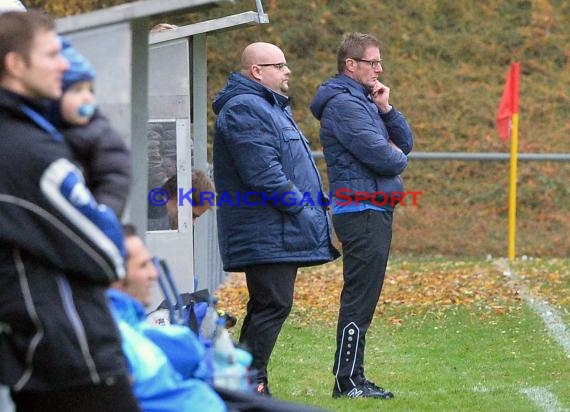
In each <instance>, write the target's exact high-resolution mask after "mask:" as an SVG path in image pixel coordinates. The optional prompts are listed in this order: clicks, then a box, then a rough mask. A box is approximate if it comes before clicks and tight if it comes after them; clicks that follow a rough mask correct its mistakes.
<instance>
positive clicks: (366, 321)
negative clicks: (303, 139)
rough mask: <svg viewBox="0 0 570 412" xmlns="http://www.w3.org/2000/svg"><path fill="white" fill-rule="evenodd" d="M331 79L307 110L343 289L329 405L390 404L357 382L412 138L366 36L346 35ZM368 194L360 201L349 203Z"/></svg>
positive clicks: (375, 46)
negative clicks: (323, 168) (354, 401)
mask: <svg viewBox="0 0 570 412" xmlns="http://www.w3.org/2000/svg"><path fill="white" fill-rule="evenodd" d="M337 66H338V74H337V75H336V76H334V77H333V78H331V79H329V80H327V81H326V82H324V83H323V84H322V85H321V86H320V87H319V89H318V90H317V93H316V95H315V97H314V99H313V101H312V103H311V111H312V113H313V115H314V116H315V117H316V118H317V119H318V120H320V122H321V130H320V138H321V144H322V145H323V152H324V155H325V160H326V162H327V169H328V175H329V183H330V187H331V190H332V192H333V193H337V192H338V191H340V190H343V191H345V193H346V190H347V189H348V190H349V191H350V194H351V195H352V196H351V200H350V201H346V199H344V198H343V199H342V201H340V199H339V200H338V201H337V199H333V224H334V228H335V231H336V234H337V236H338V238H339V240H340V242H341V243H342V252H343V253H342V254H343V278H344V285H343V289H342V293H341V302H340V310H339V316H338V325H337V336H336V340H337V348H336V353H335V359H334V367H333V373H334V375H335V385H334V389H333V397H335V398H336V397H341V396H348V397H350V398H359V397H368V398H380V399H390V398H393V397H394V395H393V394H392V392H389V391H387V390H384V389H382V388H380V387H378V386H376V385H375V384H374V383H372V382H371V381H369V380H368V379H367V378H366V376H365V374H364V342H365V336H366V331H367V330H368V327H369V326H370V324H371V322H372V317H373V316H374V311H375V309H376V304H377V303H378V299H379V298H380V292H381V291H382V285H383V283H384V275H385V272H386V265H387V263H388V254H389V251H390V243H391V240H392V214H393V210H394V206H395V204H396V203H397V202H398V197H397V195H401V193H402V190H403V188H404V186H403V184H402V179H401V177H400V173H402V172H403V171H404V169H405V168H406V166H407V165H408V158H407V154H408V153H409V152H410V151H411V150H412V145H413V136H412V131H411V129H410V127H409V125H408V122H407V121H406V119H405V117H404V116H403V115H402V113H400V112H399V111H397V110H396V109H395V108H394V107H392V105H390V103H389V97H390V88H388V87H387V86H386V85H384V84H383V83H381V82H380V81H378V75H379V74H381V73H382V59H381V58H380V48H379V42H378V40H377V39H376V38H375V37H374V36H372V35H369V34H361V33H350V34H348V35H346V36H345V37H344V39H343V41H342V43H341V45H340V47H339V49H338V52H337ZM362 193H365V194H368V200H365V201H363V200H362V199H358V198H356V199H355V196H356V195H357V194H362Z"/></svg>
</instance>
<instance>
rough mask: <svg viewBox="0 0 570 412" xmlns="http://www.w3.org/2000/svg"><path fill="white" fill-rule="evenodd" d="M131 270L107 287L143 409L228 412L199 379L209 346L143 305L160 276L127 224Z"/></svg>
mask: <svg viewBox="0 0 570 412" xmlns="http://www.w3.org/2000/svg"><path fill="white" fill-rule="evenodd" d="M125 245H126V249H127V274H126V278H125V280H123V281H119V282H116V283H114V284H113V287H112V288H111V289H109V290H108V292H107V296H108V298H109V302H110V307H111V312H112V313H113V315H114V317H115V320H116V322H117V325H118V327H119V331H120V333H121V337H122V341H123V352H124V353H125V356H126V358H127V361H128V364H129V369H130V373H131V379H132V383H133V392H134V394H135V397H136V398H137V400H138V401H139V404H140V407H141V409H142V411H143V412H191V411H205V412H224V411H226V410H227V408H226V405H225V403H224V402H223V401H222V400H221V398H220V397H219V396H218V395H217V394H216V392H215V391H214V389H213V388H212V387H211V386H209V385H208V384H207V383H206V382H204V381H202V380H200V379H197V378H196V377H195V375H199V374H200V373H201V372H200V368H203V366H202V365H201V363H202V361H203V359H204V351H205V349H204V346H203V344H202V343H201V342H200V341H199V340H198V338H197V337H196V335H194V333H193V332H192V331H191V330H190V329H189V328H188V327H186V326H181V325H168V326H153V325H152V324H151V323H149V322H148V321H147V319H146V314H145V309H144V305H145V304H148V303H149V302H150V290H151V287H152V285H154V283H156V281H157V279H158V273H157V270H156V268H155V266H154V264H153V262H152V257H151V255H150V253H149V251H148V249H147V248H146V247H145V245H144V243H143V242H142V240H141V239H140V238H139V237H138V236H136V233H135V230H134V228H133V227H132V226H128V225H127V226H125Z"/></svg>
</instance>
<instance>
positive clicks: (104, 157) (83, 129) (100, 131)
mask: <svg viewBox="0 0 570 412" xmlns="http://www.w3.org/2000/svg"><path fill="white" fill-rule="evenodd" d="M64 135H65V138H66V140H67V141H68V143H69V144H70V146H71V147H72V150H73V153H74V156H75V157H76V158H77V160H78V161H79V163H80V164H81V166H82V167H83V169H84V174H85V181H86V183H87V187H88V188H89V190H90V191H91V192H92V193H93V196H94V197H95V200H96V201H97V202H98V203H102V204H104V205H107V206H109V207H110V208H111V209H113V211H114V212H115V213H116V214H117V216H121V214H122V213H123V211H124V209H125V205H126V202H127V198H128V194H129V189H130V185H131V158H130V151H129V149H128V148H127V146H126V144H125V142H124V141H123V139H122V138H121V136H119V134H118V133H117V132H116V131H115V130H114V129H113V127H112V126H111V124H110V123H109V120H108V119H107V118H106V117H105V116H103V115H102V114H100V113H99V111H97V112H96V114H95V117H94V118H93V120H91V123H89V125H87V126H79V127H71V128H69V129H67V130H66V131H65V132H64Z"/></svg>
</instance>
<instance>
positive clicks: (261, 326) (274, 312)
mask: <svg viewBox="0 0 570 412" xmlns="http://www.w3.org/2000/svg"><path fill="white" fill-rule="evenodd" d="M297 269H298V266H297V265H296V264H289V263H272V264H263V265H255V266H250V267H247V268H246V269H245V277H246V281H247V289H248V291H249V302H247V314H246V316H245V318H244V321H243V326H242V328H241V334H240V338H239V342H240V343H243V344H245V345H246V348H247V349H248V350H249V351H250V352H251V354H252V355H253V363H252V368H253V369H255V370H257V371H258V375H257V379H258V381H259V382H263V381H265V382H266V381H267V364H268V363H269V358H270V356H271V352H272V351H273V348H274V347H275V343H276V342H277V337H278V336H279V332H280V331H281V327H282V326H283V323H284V322H285V320H286V319H287V316H289V313H290V312H291V307H292V306H293V292H294V287H295V279H296V277H297Z"/></svg>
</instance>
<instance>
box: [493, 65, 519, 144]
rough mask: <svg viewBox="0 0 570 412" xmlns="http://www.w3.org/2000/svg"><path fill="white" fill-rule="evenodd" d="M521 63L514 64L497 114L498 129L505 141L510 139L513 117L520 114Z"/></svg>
mask: <svg viewBox="0 0 570 412" xmlns="http://www.w3.org/2000/svg"><path fill="white" fill-rule="evenodd" d="M520 70H521V69H520V63H513V64H512V65H511V68H510V70H509V74H508V75H507V82H506V83H505V89H504V90H503V97H502V98H501V104H500V105H499V112H498V113H497V129H498V131H499V136H501V138H502V139H503V140H507V139H508V138H509V134H510V132H511V129H512V117H513V115H514V114H515V113H517V114H518V112H519V88H520V77H521V71H520Z"/></svg>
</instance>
